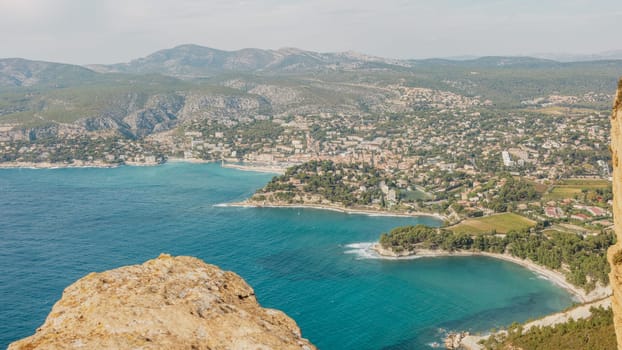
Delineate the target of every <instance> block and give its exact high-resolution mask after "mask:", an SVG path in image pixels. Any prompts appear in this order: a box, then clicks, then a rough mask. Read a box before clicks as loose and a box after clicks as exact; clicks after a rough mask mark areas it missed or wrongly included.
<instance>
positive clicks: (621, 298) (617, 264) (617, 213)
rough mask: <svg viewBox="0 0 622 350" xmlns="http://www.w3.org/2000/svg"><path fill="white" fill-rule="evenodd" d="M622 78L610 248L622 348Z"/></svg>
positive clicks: (614, 132) (614, 128) (614, 129)
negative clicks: (613, 233) (612, 240)
mask: <svg viewBox="0 0 622 350" xmlns="http://www.w3.org/2000/svg"><path fill="white" fill-rule="evenodd" d="M620 158H622V80H620V83H619V84H618V94H617V97H616V100H615V102H614V105H613V113H612V114H611V161H612V163H613V181H612V183H613V216H614V221H615V233H616V237H617V243H616V244H615V245H614V246H612V247H611V248H609V252H608V256H607V258H608V259H609V264H610V265H611V272H610V273H609V281H610V282H611V288H612V289H613V297H612V308H613V322H614V325H615V329H616V338H617V340H618V349H620V350H622V164H620V161H621V160H622V159H620Z"/></svg>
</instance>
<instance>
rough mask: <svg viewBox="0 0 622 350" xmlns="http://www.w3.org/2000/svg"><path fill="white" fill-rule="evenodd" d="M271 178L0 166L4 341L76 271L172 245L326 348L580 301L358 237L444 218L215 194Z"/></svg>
mask: <svg viewBox="0 0 622 350" xmlns="http://www.w3.org/2000/svg"><path fill="white" fill-rule="evenodd" d="M271 176H272V175H269V174H260V173H253V172H242V171H238V170H233V169H223V168H221V167H220V166H219V165H216V164H185V163H169V164H166V165H162V166H157V167H121V168H115V169H50V170H31V169H4V170H0V348H4V347H6V346H7V345H8V344H9V343H10V342H11V341H13V340H16V339H19V338H22V337H24V336H28V335H30V334H32V333H34V331H35V329H36V328H37V327H38V326H40V325H41V324H42V323H43V321H44V320H45V317H46V316H47V314H48V312H49V311H50V309H51V307H52V305H53V304H54V303H55V302H56V301H57V300H58V299H59V298H60V296H61V293H62V291H63V289H64V288H65V287H66V286H68V285H69V284H71V283H73V282H74V281H76V280H77V279H78V278H80V277H82V276H84V275H86V274H87V273H89V272H91V271H103V270H108V269H111V268H116V267H119V266H123V265H128V264H139V263H142V262H144V261H145V260H148V259H152V258H155V257H157V256H158V255H159V254H160V253H162V252H166V253H170V254H173V255H192V256H196V257H199V258H201V259H203V260H205V261H206V262H208V263H211V264H216V265H218V266H220V267H221V268H223V269H226V270H233V271H235V272H236V273H238V274H239V275H241V276H242V277H243V278H244V279H245V280H246V281H247V282H248V283H249V284H250V285H251V286H253V288H254V289H255V292H256V294H257V298H258V300H259V302H260V303H261V304H262V305H263V306H265V307H272V308H277V309H281V310H283V311H285V312H286V313H287V314H288V315H290V316H291V317H293V318H294V319H295V320H296V322H297V323H298V325H299V326H300V328H301V329H302V332H303V336H305V337H307V338H309V339H310V340H311V341H312V342H313V343H314V344H316V345H317V346H318V347H319V348H320V349H426V348H429V344H431V343H433V342H440V341H441V339H442V337H443V331H444V330H456V329H459V330H465V329H466V330H473V331H485V330H489V329H491V328H493V327H500V326H504V325H507V324H510V323H511V322H512V321H525V320H527V319H529V318H535V317H538V316H541V315H544V314H547V313H551V312H554V311H558V310H561V309H563V308H565V307H567V306H569V305H570V304H571V303H572V300H571V297H570V296H569V295H568V294H567V293H566V292H565V291H563V290H561V289H559V288H557V287H555V286H553V285H552V284H551V283H550V282H548V281H547V280H544V279H541V278H539V277H538V276H536V275H535V274H534V273H532V272H530V271H529V270H526V269H524V268H522V267H520V266H517V265H514V264H511V263H508V262H503V261H497V260H493V259H490V258H484V257H453V258H426V259H416V260H409V261H386V260H378V259H371V258H368V257H366V254H365V251H364V249H361V248H360V247H361V246H362V245H357V243H362V242H372V241H375V240H377V238H378V236H379V235H380V233H382V232H386V231H388V230H390V229H391V228H393V227H395V226H398V225H406V224H417V223H425V224H429V225H438V224H439V223H438V222H437V221H435V220H433V219H431V218H420V219H417V218H395V217H372V216H365V215H348V214H342V213H336V212H329V211H321V210H312V209H269V208H233V207H219V206H215V205H216V204H220V203H225V202H231V201H239V200H242V199H244V198H246V197H247V196H249V195H250V194H252V193H253V192H254V190H255V189H257V188H259V187H261V186H263V185H264V184H265V183H266V182H267V181H268V180H269V179H270V178H271Z"/></svg>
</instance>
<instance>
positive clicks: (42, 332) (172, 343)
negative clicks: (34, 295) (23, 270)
mask: <svg viewBox="0 0 622 350" xmlns="http://www.w3.org/2000/svg"><path fill="white" fill-rule="evenodd" d="M61 348H62V349H212V350H215V349H253V350H254V349H308V350H311V349H315V347H314V346H313V345H312V344H311V343H309V341H307V340H306V339H303V338H301V335H300V329H299V328H298V326H297V325H296V322H294V320H292V319H291V318H289V317H288V316H287V315H285V314H284V313H283V312H281V311H277V310H272V309H264V308H262V307H261V306H260V305H259V304H258V303H257V301H256V299H255V294H254V291H253V289H252V288H251V287H250V286H249V285H248V284H246V282H244V280H243V279H242V278H241V277H239V276H238V275H236V274H235V273H232V272H225V271H222V270H220V269H219V268H218V267H216V266H213V265H208V264H205V263H204V262H203V261H201V260H199V259H196V258H192V257H186V256H179V257H171V256H170V255H165V254H163V255H161V256H160V257H158V258H157V259H154V260H149V261H147V262H145V263H144V264H142V265H134V266H126V267H121V268H118V269H115V270H110V271H106V272H102V273H91V274H89V275H87V276H85V277H83V278H82V279H80V280H78V281H77V282H75V283H74V284H72V285H70V286H69V287H67V289H65V291H64V292H63V296H62V298H61V299H60V300H59V301H58V302H57V303H56V304H55V305H54V307H53V308H52V311H51V312H50V314H49V315H48V317H47V319H46V321H45V323H44V324H43V326H41V328H39V329H38V330H37V332H36V333H35V334H34V335H32V336H30V337H28V338H24V339H22V340H19V341H16V342H14V343H13V344H11V345H10V346H9V349H11V350H16V349H61Z"/></svg>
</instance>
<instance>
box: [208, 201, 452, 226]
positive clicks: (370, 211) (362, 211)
mask: <svg viewBox="0 0 622 350" xmlns="http://www.w3.org/2000/svg"><path fill="white" fill-rule="evenodd" d="M218 206H221V207H240V208H296V209H316V210H328V211H334V212H339V213H344V214H356V215H369V216H389V217H402V218H410V217H422V216H427V217H432V218H434V219H438V220H441V221H445V220H446V219H447V218H446V217H445V216H444V215H441V214H437V213H424V212H410V213H403V212H390V211H384V210H373V209H354V208H343V207H338V206H332V205H326V204H257V203H253V202H249V201H243V202H232V203H224V204H220V205H218Z"/></svg>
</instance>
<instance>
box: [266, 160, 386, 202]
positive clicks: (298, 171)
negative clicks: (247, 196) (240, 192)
mask: <svg viewBox="0 0 622 350" xmlns="http://www.w3.org/2000/svg"><path fill="white" fill-rule="evenodd" d="M381 181H382V176H381V172H380V170H379V169H376V168H373V167H371V166H370V165H368V164H336V163H333V162H332V161H310V162H307V163H304V164H301V165H296V166H293V167H291V168H289V169H287V172H286V173H285V174H283V175H281V176H276V177H274V178H273V179H272V180H271V181H270V182H269V183H268V184H267V185H266V186H265V187H264V188H262V189H260V190H259V191H257V194H256V195H255V197H254V198H255V199H257V198H258V197H257V196H258V195H262V196H264V198H265V197H266V195H267V194H269V193H271V194H272V196H274V198H275V199H277V200H283V199H287V201H288V202H290V203H291V202H293V199H294V197H295V195H298V196H299V197H300V198H302V197H304V196H312V195H319V196H321V197H322V198H323V199H325V200H328V201H330V202H333V203H341V204H342V205H344V206H346V207H350V206H353V205H370V204H372V203H374V202H377V203H379V204H381V206H382V204H383V203H384V197H383V194H382V191H381V190H380V189H379V185H380V182H381ZM293 183H296V184H297V185H294V184H293ZM361 187H363V188H365V190H364V191H362V190H361ZM283 192H285V194H279V193H283Z"/></svg>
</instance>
